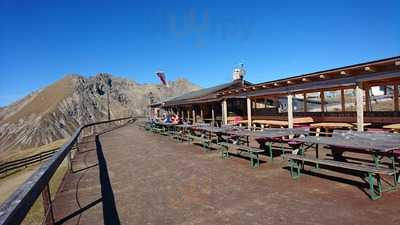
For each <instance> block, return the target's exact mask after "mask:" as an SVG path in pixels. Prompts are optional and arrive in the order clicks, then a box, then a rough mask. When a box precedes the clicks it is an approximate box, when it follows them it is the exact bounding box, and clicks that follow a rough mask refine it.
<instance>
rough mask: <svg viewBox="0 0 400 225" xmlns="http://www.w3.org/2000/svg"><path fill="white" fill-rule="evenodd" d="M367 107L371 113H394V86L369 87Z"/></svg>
mask: <svg viewBox="0 0 400 225" xmlns="http://www.w3.org/2000/svg"><path fill="white" fill-rule="evenodd" d="M369 106H370V108H369V110H370V111H371V112H379V111H394V85H380V86H372V87H370V88H369Z"/></svg>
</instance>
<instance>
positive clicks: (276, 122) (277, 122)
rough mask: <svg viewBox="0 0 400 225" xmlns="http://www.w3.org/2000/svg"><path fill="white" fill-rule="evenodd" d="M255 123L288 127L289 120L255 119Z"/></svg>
mask: <svg viewBox="0 0 400 225" xmlns="http://www.w3.org/2000/svg"><path fill="white" fill-rule="evenodd" d="M253 124H260V125H261V127H262V128H264V126H265V125H266V126H279V127H287V126H288V125H289V123H288V122H287V121H282V120H253Z"/></svg>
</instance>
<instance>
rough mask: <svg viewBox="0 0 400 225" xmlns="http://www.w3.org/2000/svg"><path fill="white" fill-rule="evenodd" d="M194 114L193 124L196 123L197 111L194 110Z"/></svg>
mask: <svg viewBox="0 0 400 225" xmlns="http://www.w3.org/2000/svg"><path fill="white" fill-rule="evenodd" d="M192 113H193V124H195V123H196V110H194V108H193V110H192Z"/></svg>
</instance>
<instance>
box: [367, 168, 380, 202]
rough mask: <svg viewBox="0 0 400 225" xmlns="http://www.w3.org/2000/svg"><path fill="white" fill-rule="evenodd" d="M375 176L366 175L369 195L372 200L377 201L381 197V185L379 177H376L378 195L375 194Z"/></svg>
mask: <svg viewBox="0 0 400 225" xmlns="http://www.w3.org/2000/svg"><path fill="white" fill-rule="evenodd" d="M374 176H375V174H373V173H368V183H369V195H370V197H371V199H372V200H377V199H379V198H380V197H381V193H382V183H381V179H380V176H379V175H377V184H378V194H377V193H376V190H375V177H374Z"/></svg>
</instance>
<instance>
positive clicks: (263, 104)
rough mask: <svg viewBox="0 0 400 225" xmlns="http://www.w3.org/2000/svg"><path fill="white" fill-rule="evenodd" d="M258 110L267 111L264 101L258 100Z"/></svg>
mask: <svg viewBox="0 0 400 225" xmlns="http://www.w3.org/2000/svg"><path fill="white" fill-rule="evenodd" d="M255 102H256V109H265V102H264V99H256V101H255Z"/></svg>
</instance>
